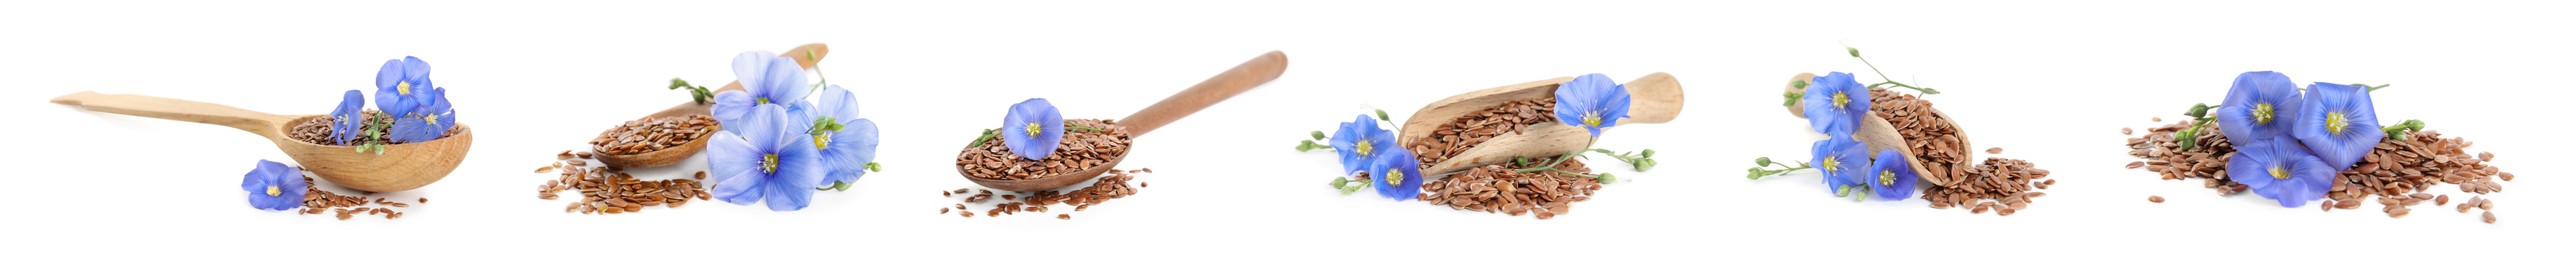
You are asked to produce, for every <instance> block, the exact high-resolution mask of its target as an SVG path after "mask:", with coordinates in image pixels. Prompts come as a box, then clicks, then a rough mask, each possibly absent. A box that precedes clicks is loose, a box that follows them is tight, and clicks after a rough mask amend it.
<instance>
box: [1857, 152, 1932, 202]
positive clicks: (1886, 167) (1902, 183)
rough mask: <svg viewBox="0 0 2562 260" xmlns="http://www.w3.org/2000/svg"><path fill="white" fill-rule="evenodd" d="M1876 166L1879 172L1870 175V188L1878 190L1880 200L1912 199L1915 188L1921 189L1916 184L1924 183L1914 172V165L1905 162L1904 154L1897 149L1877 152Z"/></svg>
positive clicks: (1919, 175)
mask: <svg viewBox="0 0 2562 260" xmlns="http://www.w3.org/2000/svg"><path fill="white" fill-rule="evenodd" d="M1862 149H1865V148H1862ZM1875 166H1877V170H1876V171H1875V172H1872V173H1869V174H1868V176H1869V179H1868V184H1870V185H1868V187H1870V189H1874V190H1876V191H1877V198H1880V199H1885V200H1887V201H1897V200H1904V199H1905V198H1912V197H1913V187H1919V186H1918V185H1915V184H1916V183H1920V182H1921V181H1922V179H1921V174H1919V173H1915V172H1913V165H1912V163H1910V162H1906V161H1904V153H1903V152H1897V151H1895V149H1886V150H1884V151H1877V163H1876V164H1875Z"/></svg>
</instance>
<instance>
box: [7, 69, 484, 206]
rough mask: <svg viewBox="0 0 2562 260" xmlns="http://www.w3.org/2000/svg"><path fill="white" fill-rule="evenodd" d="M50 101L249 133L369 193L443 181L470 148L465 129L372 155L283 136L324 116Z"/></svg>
mask: <svg viewBox="0 0 2562 260" xmlns="http://www.w3.org/2000/svg"><path fill="white" fill-rule="evenodd" d="M53 103H54V104H63V105H70V106H74V107H80V108H82V109H88V110H91V111H98V112H107V113H115V114H123V115H131V116H140V117H149V118H159V119H168V120H178V121H187V122H196V123H205V124H215V125H222V126H229V127H231V128H238V129H240V130H242V131H249V133H252V134H258V136H261V137H266V138H267V141H269V142H274V143H276V149H281V150H284V151H285V156H289V157H293V158H294V162H297V163H301V164H302V166H303V168H304V169H309V170H311V172H312V173H313V174H316V175H320V179H323V180H329V182H330V183H337V184H338V186H345V187H347V188H350V189H356V190H363V191H371V192H394V191H404V190H410V189H417V188H418V187H421V186H427V184H428V183H434V182H436V180H439V179H444V178H445V174H448V173H453V172H454V166H457V165H462V163H463V153H465V152H468V151H470V150H471V126H470V125H455V126H454V129H453V131H454V133H452V136H447V137H445V138H438V139H436V140H429V141H426V142H418V143H406V144H395V145H390V146H389V147H386V148H384V151H383V152H382V154H379V155H377V154H374V153H370V152H357V151H356V148H355V147H352V146H332V145H321V144H315V143H309V142H303V141H302V140H294V139H293V138H289V136H288V134H287V133H286V132H285V131H286V130H289V129H293V126H294V125H299V124H302V122H304V121H311V120H326V119H328V118H329V116H328V115H300V116H286V115H275V114H267V113H259V112H256V111H249V110H243V109H239V108H233V107H230V106H224V105H216V104H211V103H203V102H195V101H186V100H178V99H170V98H161V97H152V96H143V95H130V94H99V93H98V92H91V91H81V92H80V93H71V94H70V95H63V96H61V97H55V98H53Z"/></svg>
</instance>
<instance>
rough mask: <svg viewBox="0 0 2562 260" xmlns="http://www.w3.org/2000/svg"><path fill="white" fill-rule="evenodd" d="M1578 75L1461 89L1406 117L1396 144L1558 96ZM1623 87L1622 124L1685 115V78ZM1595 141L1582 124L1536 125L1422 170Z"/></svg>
mask: <svg viewBox="0 0 2562 260" xmlns="http://www.w3.org/2000/svg"><path fill="white" fill-rule="evenodd" d="M1573 79H1574V77H1562V78H1555V79H1548V80H1541V81H1532V82H1526V83H1521V84H1512V85H1510V86H1502V87H1495V88H1489V89H1484V90H1478V91H1475V92H1468V93H1462V94H1459V95H1457V96H1450V97H1449V98H1444V99H1441V101H1437V102H1432V104H1431V105H1426V106H1424V107H1423V109H1422V110H1419V111H1415V112H1414V116H1409V117H1406V118H1407V119H1406V124H1405V126H1404V127H1403V128H1399V129H1400V130H1403V131H1404V132H1403V133H1397V143H1399V144H1404V145H1406V147H1414V145H1415V144H1418V143H1422V142H1423V140H1424V139H1425V138H1432V131H1433V129H1439V128H1440V127H1441V126H1442V125H1446V124H1450V123H1455V121H1457V120H1458V119H1459V118H1460V117H1464V116H1467V115H1468V114H1470V113H1476V112H1477V111H1481V110H1485V109H1486V108H1489V107H1494V106H1498V105H1503V103H1505V102H1511V101H1513V100H1522V99H1532V98H1547V97H1553V96H1556V95H1557V86H1558V85H1560V84H1565V83H1566V81H1567V80H1573ZM1624 85H1626V86H1627V87H1628V96H1629V104H1628V118H1626V119H1620V120H1619V124H1620V125H1627V124H1659V123H1664V122H1671V121H1672V119H1673V118H1675V117H1681V103H1682V96H1681V81H1680V80H1676V79H1673V78H1672V74H1666V73H1662V72H1656V73H1654V74H1646V76H1645V77H1639V78H1637V80H1632V81H1628V83H1627V84H1624ZM1592 140H1593V136H1592V133H1591V132H1587V131H1585V130H1584V129H1583V128H1582V127H1576V126H1571V125H1566V124H1561V123H1557V122H1546V123H1538V124H1532V125H1530V127H1529V128H1526V129H1521V132H1519V133H1506V134H1502V135H1496V136H1495V137H1494V138H1491V139H1486V141H1485V142H1483V143H1478V144H1477V146H1475V147H1473V148H1468V150H1467V151H1462V152H1459V154H1458V155H1453V156H1450V159H1448V160H1442V161H1441V162H1440V163H1439V164H1434V165H1432V168H1426V169H1423V172H1424V174H1426V175H1427V176H1441V175H1446V174H1451V173H1457V172H1458V171H1459V170H1465V169H1468V168H1474V167H1477V166H1485V165H1490V164H1497V163H1506V162H1511V161H1512V158H1513V157H1540V156H1558V155H1564V154H1566V153H1572V152H1576V151H1577V150H1582V149H1584V148H1585V147H1584V145H1585V144H1590V143H1592Z"/></svg>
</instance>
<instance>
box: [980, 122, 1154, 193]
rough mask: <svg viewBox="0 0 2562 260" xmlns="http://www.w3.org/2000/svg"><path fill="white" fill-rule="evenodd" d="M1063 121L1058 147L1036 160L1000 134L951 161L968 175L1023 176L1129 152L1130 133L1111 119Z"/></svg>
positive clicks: (1059, 171)
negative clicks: (1015, 149)
mask: <svg viewBox="0 0 2562 260" xmlns="http://www.w3.org/2000/svg"><path fill="white" fill-rule="evenodd" d="M1063 123H1064V124H1067V125H1068V128H1069V130H1068V131H1066V134H1065V135H1066V136H1063V137H1062V138H1061V139H1060V141H1059V150H1058V151H1055V152H1052V153H1050V156H1049V157H1045V158H1041V160H1039V161H1033V160H1031V159H1024V158H1023V157H1022V156H1017V155H1015V154H1014V152H1013V151H1012V150H1008V149H1009V148H1007V147H1006V146H1005V142H1006V140H1005V137H1004V136H1002V135H1000V136H998V137H996V138H989V139H988V140H987V142H985V143H979V144H975V146H971V147H969V148H965V149H963V150H962V151H961V155H960V157H959V158H958V159H956V160H955V161H954V162H953V163H954V164H955V165H958V166H960V168H961V169H962V173H963V174H966V175H968V176H970V177H972V178H980V179H998V180H1023V179H1033V178H1042V177H1050V176H1058V175H1066V174H1070V173H1075V172H1078V171H1083V170H1086V169H1092V168H1095V167H1101V166H1102V165H1103V164H1105V163H1110V162H1112V160H1114V159H1118V158H1119V157H1120V156H1121V155H1123V154H1126V153H1128V152H1129V147H1130V134H1129V132H1128V130H1127V129H1125V128H1123V127H1121V126H1120V124H1119V123H1116V121H1114V120H1109V119H1106V120H1095V119H1070V120H1066V122H1063ZM955 193H960V192H955Z"/></svg>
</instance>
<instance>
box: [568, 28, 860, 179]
mask: <svg viewBox="0 0 2562 260" xmlns="http://www.w3.org/2000/svg"><path fill="white" fill-rule="evenodd" d="M776 56H782V57H784V58H791V59H792V60H794V61H799V63H800V64H801V68H802V69H808V68H810V67H816V66H818V61H819V60H821V59H825V58H827V44H825V43H811V44H803V45H801V46H800V47H795V48H792V50H790V51H784V52H783V53H779V54H776ZM729 91H747V88H746V87H741V86H739V85H738V81H730V82H729V85H724V86H721V88H720V89H714V90H712V93H713V94H720V92H729ZM710 114H712V104H711V103H703V104H695V103H694V102H692V101H690V100H689V101H687V102H685V103H681V104H676V106H675V107H669V108H667V110H659V111H658V113H651V114H649V116H646V117H641V118H656V119H659V120H675V119H681V118H684V117H687V116H693V115H710ZM704 130H707V131H706V132H705V133H716V132H720V131H721V125H720V123H719V122H714V123H712V126H711V127H706V128H704ZM613 133H614V130H613V129H605V132H604V133H598V134H597V136H600V137H601V136H604V135H609V134H613ZM711 140H712V137H711V136H709V135H705V136H703V137H702V138H695V139H694V140H692V141H686V142H685V143H684V144H678V145H676V146H675V147H668V148H666V149H658V150H654V151H647V152H640V153H634V154H608V153H604V152H603V151H597V153H596V161H597V162H602V163H605V165H613V166H614V167H622V168H647V167H659V166H667V165H673V164H676V163H679V162H684V161H685V158H693V157H694V154H699V153H702V152H703V147H705V146H709V145H710V144H711Z"/></svg>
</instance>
